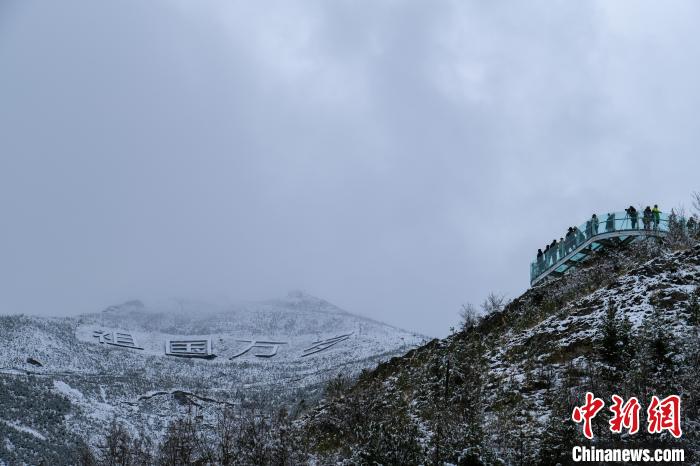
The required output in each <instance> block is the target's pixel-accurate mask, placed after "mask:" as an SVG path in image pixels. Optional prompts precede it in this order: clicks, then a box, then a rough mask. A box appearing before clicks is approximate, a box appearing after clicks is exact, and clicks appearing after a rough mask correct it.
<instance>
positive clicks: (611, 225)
mask: <svg viewBox="0 0 700 466" xmlns="http://www.w3.org/2000/svg"><path fill="white" fill-rule="evenodd" d="M605 231H606V233H610V232H611V231H615V213H614V212H610V213H608V218H606V219H605Z"/></svg>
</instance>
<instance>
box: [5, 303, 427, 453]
mask: <svg viewBox="0 0 700 466" xmlns="http://www.w3.org/2000/svg"><path fill="white" fill-rule="evenodd" d="M424 340H425V338H424V337H423V336H421V335H417V334H414V333H410V332H407V331H404V330H401V329H398V328H395V327H392V326H389V325H386V324H383V323H380V322H377V321H374V320H371V319H368V318H364V317H360V316H357V315H354V314H351V313H348V312H346V311H344V310H342V309H339V308H338V307H336V306H334V305H333V304H331V303H329V302H327V301H324V300H322V299H318V298H315V297H313V296H310V295H308V294H304V293H301V292H292V293H290V294H289V295H288V296H287V297H285V298H283V299H275V300H269V301H262V302H243V303H238V304H235V305H213V304H208V303H203V302H196V301H187V300H170V301H163V302H159V303H143V302H141V301H137V300H133V301H129V302H126V303H124V304H121V305H117V306H111V307H108V308H107V309H105V310H104V311H102V312H97V313H92V314H85V315H81V316H77V317H70V318H40V317H26V316H8V317H0V367H1V368H0V371H1V373H0V379H2V382H3V383H2V384H1V385H0V386H1V387H4V390H3V391H2V392H0V408H2V407H3V406H5V407H6V408H7V409H5V410H4V414H2V415H0V421H3V422H0V438H1V437H2V436H3V435H4V436H5V443H4V445H3V444H2V443H1V442H0V458H2V459H8V460H12V459H22V460H25V461H28V462H30V463H31V462H33V461H34V460H36V459H37V457H34V456H32V455H29V456H26V455H28V453H27V452H25V453H22V454H20V450H21V445H25V444H26V445H33V444H40V445H43V446H42V447H40V448H37V449H36V450H37V451H43V452H44V453H41V454H44V455H47V456H45V458H46V459H47V460H49V461H50V460H51V459H52V458H60V457H61V454H62V453H61V452H60V448H59V449H58V450H57V449H56V447H55V445H56V444H60V443H61V440H60V437H61V436H64V437H66V438H68V437H70V441H68V440H65V441H64V443H70V442H79V441H80V440H79V439H80V438H82V439H85V440H86V441H87V442H88V443H92V444H94V442H96V439H97V438H98V437H99V436H100V435H101V434H102V433H103V432H104V430H105V428H106V427H107V425H108V424H109V423H110V422H111V421H112V419H116V420H117V421H119V422H120V423H123V424H124V425H126V426H128V427H129V428H130V429H131V430H133V431H134V432H136V431H139V430H144V431H147V432H148V433H150V434H152V435H153V434H155V435H156V436H157V435H158V433H160V432H162V431H163V429H164V428H165V427H166V426H167V424H168V422H169V421H170V419H172V418H173V417H174V416H177V415H179V414H182V413H183V412H184V411H187V410H192V409H196V410H197V413H198V415H201V416H204V417H206V416H208V415H212V416H213V413H214V412H215V411H216V409H217V408H219V407H220V406H222V405H225V404H235V403H239V402H240V401H241V400H243V399H251V398H256V397H257V398H260V399H263V400H265V401H264V402H266V403H275V404H279V403H282V404H286V405H287V406H290V407H292V408H293V407H294V406H295V405H296V404H299V403H308V402H309V401H311V400H313V399H315V398H316V397H318V396H319V395H320V392H321V391H322V390H321V388H322V386H323V385H324V384H325V382H327V381H328V380H330V379H332V378H335V377H336V376H338V375H340V374H342V375H345V376H353V375H356V374H358V373H359V372H360V371H361V370H363V369H367V368H373V367H375V366H376V365H377V363H379V362H381V361H384V360H388V359H389V358H391V357H393V356H398V355H401V354H404V353H405V352H406V351H408V350H410V349H411V348H414V347H416V346H417V345H419V344H420V343H421V342H423V341H424ZM18 386H23V387H25V390H22V391H19V392H18V391H17V389H16V388H17V387H18ZM27 396H30V397H35V398H36V407H37V408H38V409H39V410H42V409H44V407H42V400H48V401H49V402H50V403H52V404H56V406H59V405H60V406H59V408H60V409H59V408H55V407H52V408H48V407H46V411H47V412H49V411H51V412H53V411H56V413H54V414H55V416H53V418H51V419H50V420H48V421H44V420H40V419H39V418H40V417H41V416H38V417H37V416H36V412H35V413H33V414H32V415H28V414H26V411H27V409H26V408H25V409H19V408H18V409H13V407H19V406H21V403H19V402H18V401H17V398H22V399H24V398H25V397H27ZM66 401H68V403H66ZM54 418H55V419H54ZM73 434H74V435H75V436H76V437H77V438H76V437H73V436H72V435H73ZM47 445H53V447H50V448H49V447H47ZM29 449H30V450H31V447H29ZM13 452H14V453H13ZM52 454H53V455H54V456H51V455H52ZM23 455H24V456H23ZM10 462H12V461H10Z"/></svg>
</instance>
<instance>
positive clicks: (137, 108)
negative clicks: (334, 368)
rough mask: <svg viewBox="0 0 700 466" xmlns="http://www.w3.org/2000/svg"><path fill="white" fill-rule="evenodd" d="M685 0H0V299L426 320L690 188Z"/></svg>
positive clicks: (694, 74)
mask: <svg viewBox="0 0 700 466" xmlns="http://www.w3.org/2000/svg"><path fill="white" fill-rule="evenodd" d="M699 17H700V3H698V2H693V1H688V2H675V1H669V2H657V1H648V2H643V1H634V2H632V1H628V2H625V1H616V2H610V1H600V2H594V1H591V2H571V1H550V0H547V1H529V2H502V1H491V0H483V1H479V2H465V1H453V2H449V1H445V2H442V1H421V2H411V1H378V0H371V1H357V0H354V1H325V0H323V1H311V0H309V1H304V2H292V1H289V0H284V1H279V2H276V1H269V2H254V1H248V2H238V1H220V2H219V1H209V0H199V1H193V0H188V1H176V0H169V1H157V0H149V1H142V0H125V1H118V2H97V1H94V0H84V1H61V2H39V1H27V0H17V1H12V0H2V1H0V219H1V220H0V313H18V312H24V313H31V314H42V315H63V314H76V313H80V312H88V311H96V310H101V309H103V308H104V307H106V306H107V305H109V304H114V303H119V302H122V301H124V300H126V299H130V298H142V299H144V300H148V299H149V298H167V297H186V298H197V299H205V300H206V299H216V300H220V299H231V300H237V299H257V298H268V297H277V296H283V295H285V294H286V292H287V291H288V290H291V289H302V290H304V291H306V292H308V293H310V294H314V295H316V296H319V297H322V298H324V299H327V300H329V301H331V302H333V303H335V304H337V305H339V306H341V307H343V308H345V309H347V310H350V311H353V312H357V313H360V314H364V315H368V316H371V317H374V318H376V319H380V320H383V321H386V322H388V323H391V324H395V325H398V326H401V327H404V328H407V329H411V330H415V331H419V332H423V333H426V334H430V335H435V336H440V335H444V334H446V333H448V331H449V327H450V326H451V325H454V324H455V323H456V322H457V321H458V317H457V313H458V311H459V308H460V305H461V304H462V303H464V302H467V301H472V302H479V301H481V300H482V299H483V298H484V297H485V295H486V294H487V293H488V292H489V291H491V290H494V291H498V292H501V293H505V294H507V295H508V296H510V297H515V296H517V295H519V294H520V293H522V292H523V291H524V290H525V289H527V287H528V284H529V261H530V260H531V259H532V258H533V255H534V252H535V251H536V250H537V248H538V247H541V246H542V245H543V244H544V243H545V242H549V241H551V240H552V239H553V238H554V237H557V238H558V237H559V236H561V232H562V231H563V230H564V229H565V228H566V227H567V226H569V225H571V224H579V223H581V222H583V221H584V220H585V219H586V218H587V217H589V216H590V214H591V213H592V212H603V211H607V210H610V209H617V210H621V209H623V208H624V207H626V206H627V205H629V204H630V203H634V204H635V205H639V204H644V205H646V204H648V203H653V202H658V203H659V205H660V206H661V208H662V209H668V208H669V207H672V206H677V205H679V204H685V206H686V207H690V202H689V200H690V195H691V193H692V192H693V191H694V190H698V189H700V181H699V175H698V174H699V173H700V156H699V155H698V152H699V148H700V127H699V126H700V31H699V30H698V28H697V19H698V18H699Z"/></svg>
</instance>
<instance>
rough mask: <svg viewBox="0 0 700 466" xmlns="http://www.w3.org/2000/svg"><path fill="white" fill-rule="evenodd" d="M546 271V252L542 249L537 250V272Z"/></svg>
mask: <svg viewBox="0 0 700 466" xmlns="http://www.w3.org/2000/svg"><path fill="white" fill-rule="evenodd" d="M543 271H544V253H543V252H542V250H541V249H538V250H537V272H538V273H542V272H543Z"/></svg>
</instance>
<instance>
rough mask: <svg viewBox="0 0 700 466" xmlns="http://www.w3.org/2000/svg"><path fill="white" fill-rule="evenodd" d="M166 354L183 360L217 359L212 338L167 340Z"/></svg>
mask: <svg viewBox="0 0 700 466" xmlns="http://www.w3.org/2000/svg"><path fill="white" fill-rule="evenodd" d="M165 354H166V355H168V356H179V357H183V358H204V359H212V358H215V357H216V355H215V354H214V352H213V351H212V344H211V339H210V338H204V339H192V340H188V339H178V340H165Z"/></svg>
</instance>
